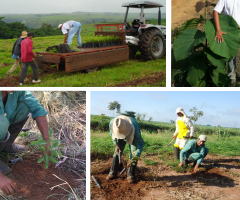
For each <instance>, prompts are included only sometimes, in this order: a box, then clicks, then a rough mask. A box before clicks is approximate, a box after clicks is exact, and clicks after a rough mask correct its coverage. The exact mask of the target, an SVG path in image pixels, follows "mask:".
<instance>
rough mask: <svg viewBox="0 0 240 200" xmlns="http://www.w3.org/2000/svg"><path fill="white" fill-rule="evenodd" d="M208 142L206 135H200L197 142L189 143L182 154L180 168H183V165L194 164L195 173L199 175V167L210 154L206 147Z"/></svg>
mask: <svg viewBox="0 0 240 200" xmlns="http://www.w3.org/2000/svg"><path fill="white" fill-rule="evenodd" d="M206 141H207V136H206V135H200V136H199V137H198V139H197V140H190V141H188V143H187V144H186V146H185V147H184V148H183V150H182V151H181V153H180V164H179V165H178V167H179V168H181V167H182V166H183V165H188V164H189V163H193V167H194V172H195V173H197V172H198V171H199V165H200V164H201V162H202V160H203V158H204V157H205V156H206V155H207V154H208V152H209V149H208V148H206V147H205V142H206Z"/></svg>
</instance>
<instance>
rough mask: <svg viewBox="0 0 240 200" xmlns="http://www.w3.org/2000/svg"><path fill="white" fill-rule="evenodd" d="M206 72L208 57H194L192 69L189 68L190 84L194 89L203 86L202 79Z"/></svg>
mask: <svg viewBox="0 0 240 200" xmlns="http://www.w3.org/2000/svg"><path fill="white" fill-rule="evenodd" d="M206 70H207V65H206V57H205V56H194V57H193V58H192V59H191V61H190V67H189V68H188V77H187V81H188V83H189V84H190V85H191V86H194V87H199V86H200V85H202V83H201V79H202V78H203V77H204V75H205V72H206Z"/></svg>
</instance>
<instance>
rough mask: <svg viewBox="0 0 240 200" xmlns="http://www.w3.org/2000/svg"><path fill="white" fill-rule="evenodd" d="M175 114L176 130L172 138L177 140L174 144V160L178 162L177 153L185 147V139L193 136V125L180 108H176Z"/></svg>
mask: <svg viewBox="0 0 240 200" xmlns="http://www.w3.org/2000/svg"><path fill="white" fill-rule="evenodd" d="M175 113H177V115H178V118H177V120H176V130H175V133H174V135H173V137H172V138H173V139H175V138H177V139H176V142H175V144H174V154H175V158H176V159H178V160H179V153H180V151H181V150H182V149H183V148H184V146H185V145H186V143H187V138H190V139H192V138H193V136H194V125H193V123H192V121H191V119H190V118H189V117H188V116H187V115H186V114H185V112H184V110H183V109H182V108H181V107H179V108H177V110H176V112H175Z"/></svg>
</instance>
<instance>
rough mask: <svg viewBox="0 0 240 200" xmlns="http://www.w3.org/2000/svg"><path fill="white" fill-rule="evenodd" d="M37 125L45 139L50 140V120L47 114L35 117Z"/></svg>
mask: <svg viewBox="0 0 240 200" xmlns="http://www.w3.org/2000/svg"><path fill="white" fill-rule="evenodd" d="M35 120H36V122H37V126H38V128H39V130H40V132H41V134H42V137H43V139H44V140H49V134H48V122H47V118H46V116H40V117H35Z"/></svg>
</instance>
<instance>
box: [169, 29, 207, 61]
mask: <svg viewBox="0 0 240 200" xmlns="http://www.w3.org/2000/svg"><path fill="white" fill-rule="evenodd" d="M205 39H206V38H205V33H204V32H201V31H199V30H197V29H187V30H184V31H183V32H182V33H181V34H180V35H179V36H178V38H177V39H176V40H174V43H173V52H174V56H175V59H176V61H178V60H183V59H185V58H187V57H188V56H189V55H191V54H192V52H193V50H194V47H195V46H197V45H199V44H200V43H202V42H204V41H205Z"/></svg>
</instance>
